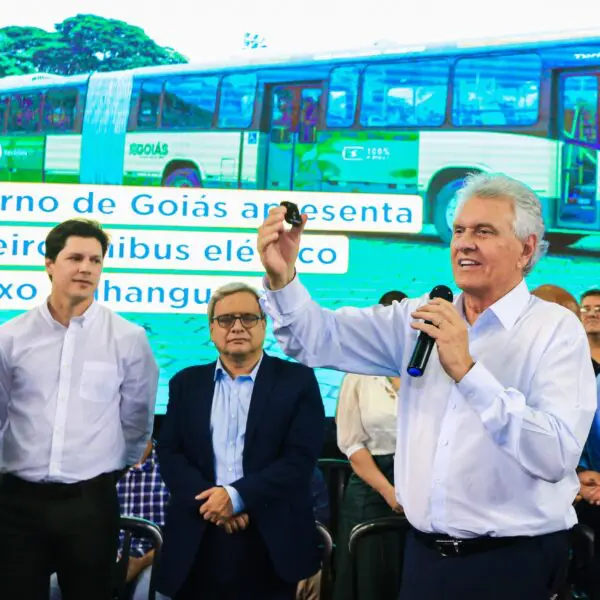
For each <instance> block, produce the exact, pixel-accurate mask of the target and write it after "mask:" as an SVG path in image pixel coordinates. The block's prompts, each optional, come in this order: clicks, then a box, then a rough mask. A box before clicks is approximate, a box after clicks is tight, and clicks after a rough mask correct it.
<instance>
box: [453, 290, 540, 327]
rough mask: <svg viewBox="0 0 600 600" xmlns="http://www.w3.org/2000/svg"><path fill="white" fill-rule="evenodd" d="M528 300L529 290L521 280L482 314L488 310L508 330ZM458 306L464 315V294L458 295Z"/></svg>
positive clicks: (529, 296)
mask: <svg viewBox="0 0 600 600" xmlns="http://www.w3.org/2000/svg"><path fill="white" fill-rule="evenodd" d="M530 298H531V294H530V293H529V288H528V287H527V284H526V283H525V280H524V279H522V280H521V282H520V283H519V284H518V285H516V286H515V287H514V288H513V289H512V290H510V292H508V294H505V295H504V296H502V298H500V299H499V300H496V302H494V304H492V305H491V306H490V307H489V308H487V309H486V310H484V311H483V314H485V313H486V312H487V311H488V310H489V311H491V312H492V313H493V314H494V315H495V316H496V318H497V319H498V320H499V321H500V323H502V326H503V327H504V329H506V330H510V329H512V327H513V326H514V324H515V323H516V322H517V319H518V318H519V316H520V315H521V314H522V313H523V310H525V307H526V306H527V304H528V303H529V300H530ZM458 304H459V305H460V307H461V308H462V312H463V315H464V314H465V306H464V294H461V295H460V298H459V302H458Z"/></svg>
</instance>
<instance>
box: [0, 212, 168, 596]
mask: <svg viewBox="0 0 600 600" xmlns="http://www.w3.org/2000/svg"><path fill="white" fill-rule="evenodd" d="M108 244H109V239H108V236H107V234H106V233H105V232H104V231H103V230H102V228H101V227H100V225H99V224H97V223H95V222H93V221H85V220H77V219H74V220H69V221H65V222H64V223H61V224H60V225H57V226H56V227H55V228H54V229H52V231H51V232H50V233H49V234H48V237H47V238H46V251H45V253H46V261H45V264H46V271H47V273H48V276H49V277H50V279H51V282H52V288H51V293H50V296H49V298H48V300H47V302H45V303H44V304H43V305H41V306H39V307H37V308H34V309H32V310H30V311H28V312H26V313H24V314H22V315H20V316H19V317H16V318H15V319H12V320H11V321H9V322H7V323H5V324H4V325H2V326H1V327H0V431H1V434H0V453H1V454H0V456H1V460H0V468H1V471H2V476H1V479H0V597H2V598H10V599H11V600H47V598H48V594H49V582H50V574H51V573H52V572H54V571H56V572H57V574H58V580H59V584H60V587H61V589H62V592H63V598H64V599H65V600H81V599H82V598H85V599H86V600H109V599H110V598H111V592H112V583H113V582H112V573H113V568H114V564H115V556H116V552H117V543H118V525H119V503H118V500H117V493H116V488H115V483H116V481H117V478H118V475H119V473H120V472H122V471H123V470H124V469H125V468H126V467H127V466H129V465H132V464H134V463H136V462H137V461H138V460H139V458H140V457H141V455H142V453H143V451H144V448H145V446H146V443H147V441H148V439H149V437H150V432H151V427H152V419H153V413H154V404H155V400H156V389H157V383H158V368H157V365H156V362H155V360H154V357H153V355H152V351H151V349H150V345H149V343H148V339H147V337H146V332H145V331H144V329H143V328H141V327H139V326H137V325H134V324H132V323H130V322H128V321H126V320H125V319H123V318H122V317H119V316H118V315H116V314H115V313H114V312H112V311H111V310H109V309H107V308H106V307H104V306H100V305H99V304H97V303H96V302H95V301H94V293H95V291H96V289H97V287H98V283H99V281H100V276H101V273H102V264H103V260H104V256H105V255H106V251H107V249H108Z"/></svg>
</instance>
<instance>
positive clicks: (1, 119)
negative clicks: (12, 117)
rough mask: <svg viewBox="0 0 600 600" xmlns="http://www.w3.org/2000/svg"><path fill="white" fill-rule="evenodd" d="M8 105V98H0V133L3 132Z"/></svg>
mask: <svg viewBox="0 0 600 600" xmlns="http://www.w3.org/2000/svg"><path fill="white" fill-rule="evenodd" d="M9 105H10V97H9V96H0V133H3V132H4V125H5V124H6V118H7V116H8V109H9Z"/></svg>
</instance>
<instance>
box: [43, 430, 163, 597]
mask: <svg viewBox="0 0 600 600" xmlns="http://www.w3.org/2000/svg"><path fill="white" fill-rule="evenodd" d="M117 493H118V496H119V503H120V506H121V514H122V515H127V516H132V517H141V518H143V519H147V520H149V521H152V522H154V523H156V524H157V525H159V526H161V527H162V526H163V525H164V523H165V509H166V506H167V502H168V500H169V491H168V490H167V487H166V485H165V483H164V481H163V480H162V478H161V475H160V468H159V464H158V459H157V456H156V451H155V449H154V440H153V439H151V440H150V441H149V442H148V445H147V447H146V450H145V451H144V455H143V456H142V458H141V460H140V462H139V463H138V464H136V465H134V466H133V467H131V469H129V471H127V473H125V475H124V476H123V477H122V478H121V479H120V481H119V482H118V483H117ZM122 543H123V534H122V533H121V543H120V548H122ZM153 558H154V551H153V550H152V549H151V547H150V542H149V541H148V540H141V539H135V538H134V539H133V540H132V543H131V551H130V557H129V565H128V570H127V576H126V577H127V589H128V594H129V597H130V598H131V599H132V600H147V599H148V592H149V589H150V575H151V572H152V561H153ZM50 597H51V600H60V598H61V593H60V588H59V587H58V581H57V579H56V575H53V576H52V581H51V592H50ZM157 599H160V595H157Z"/></svg>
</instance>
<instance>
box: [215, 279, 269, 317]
mask: <svg viewBox="0 0 600 600" xmlns="http://www.w3.org/2000/svg"><path fill="white" fill-rule="evenodd" d="M239 292H247V293H249V294H252V295H253V296H254V297H255V298H256V301H257V302H258V300H259V298H260V294H259V293H258V291H257V290H256V289H254V288H253V287H252V286H251V285H248V284H247V283H242V282H241V281H234V282H233V283H227V284H226V285H222V286H221V287H220V288H217V289H216V290H215V291H214V292H212V294H211V296H210V300H209V301H208V320H209V321H212V319H213V317H214V316H215V305H216V304H217V302H218V301H219V300H223V298H226V297H227V296H231V295H232V294H238V293H239ZM259 306H260V304H259ZM260 313H261V315H262V314H263V312H262V309H261V311H260Z"/></svg>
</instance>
